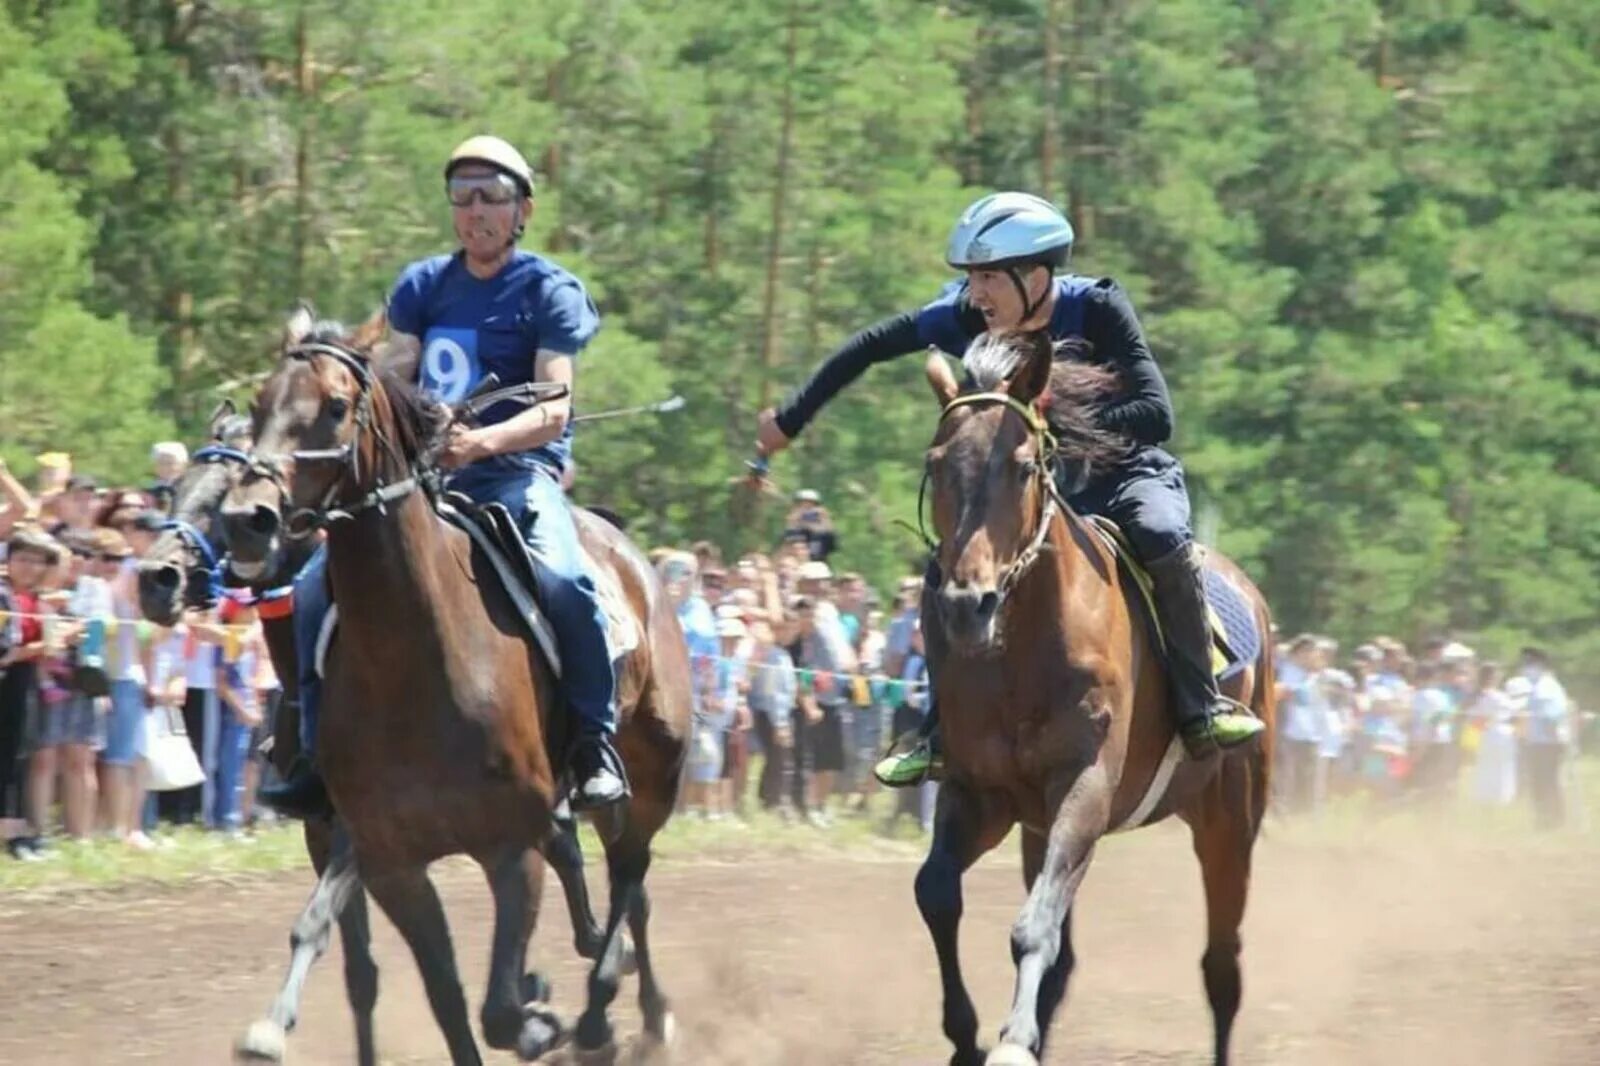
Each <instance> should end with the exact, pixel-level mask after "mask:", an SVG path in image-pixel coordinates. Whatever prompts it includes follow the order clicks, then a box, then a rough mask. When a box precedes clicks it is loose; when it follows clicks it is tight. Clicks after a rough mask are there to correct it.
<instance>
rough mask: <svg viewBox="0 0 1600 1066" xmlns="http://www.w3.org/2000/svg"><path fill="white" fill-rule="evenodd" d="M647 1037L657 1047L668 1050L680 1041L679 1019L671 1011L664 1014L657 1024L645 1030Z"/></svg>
mask: <svg viewBox="0 0 1600 1066" xmlns="http://www.w3.org/2000/svg"><path fill="white" fill-rule="evenodd" d="M644 1035H645V1037H646V1038H647V1039H648V1040H649V1041H650V1042H651V1043H652V1044H655V1045H656V1046H657V1047H663V1048H668V1047H671V1046H672V1045H673V1044H675V1043H677V1040H678V1017H677V1015H675V1014H673V1013H672V1012H671V1011H670V1010H669V1011H664V1012H662V1015H661V1017H660V1018H659V1019H657V1021H656V1023H655V1024H654V1025H651V1026H647V1027H646V1028H645V1034H644Z"/></svg>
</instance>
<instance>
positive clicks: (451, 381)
mask: <svg viewBox="0 0 1600 1066" xmlns="http://www.w3.org/2000/svg"><path fill="white" fill-rule="evenodd" d="M481 376H482V372H481V370H480V369H479V363H478V331H477V330H475V329H456V328H453V327H449V326H437V327H435V328H433V329H430V330H428V334H427V337H426V338H425V339H424V341H423V346H422V374H421V384H422V388H423V390H424V391H425V392H429V393H432V394H433V395H434V396H435V397H437V398H438V399H439V400H440V401H441V402H443V403H450V404H454V403H460V402H461V401H462V400H463V399H464V398H465V397H466V395H467V394H468V393H469V392H471V391H472V389H473V387H474V386H475V385H477V384H478V379H479V378H480V377H481Z"/></svg>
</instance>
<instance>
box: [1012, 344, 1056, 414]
mask: <svg viewBox="0 0 1600 1066" xmlns="http://www.w3.org/2000/svg"><path fill="white" fill-rule="evenodd" d="M1020 347H1021V348H1022V349H1023V355H1022V362H1021V365H1020V366H1018V367H1017V369H1016V371H1015V372H1014V373H1013V374H1012V375H1011V380H1010V381H1009V382H1008V383H1007V385H1006V391H1007V392H1009V393H1011V395H1012V396H1013V397H1015V398H1016V399H1019V400H1021V401H1022V402H1023V403H1028V404H1031V403H1036V402H1038V401H1040V400H1044V399H1046V398H1047V397H1046V393H1048V392H1049V390H1050V369H1051V367H1052V366H1054V364H1055V354H1056V353H1055V345H1053V344H1052V343H1051V342H1050V335H1049V334H1047V333H1046V332H1045V331H1044V330H1036V331H1034V332H1032V333H1027V334H1024V335H1023V337H1022V343H1021V345H1020Z"/></svg>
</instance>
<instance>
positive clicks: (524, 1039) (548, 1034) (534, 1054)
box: [517, 1007, 567, 1062]
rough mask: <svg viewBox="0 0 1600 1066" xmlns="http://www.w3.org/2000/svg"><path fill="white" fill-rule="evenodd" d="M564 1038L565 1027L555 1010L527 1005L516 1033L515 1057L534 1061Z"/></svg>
mask: <svg viewBox="0 0 1600 1066" xmlns="http://www.w3.org/2000/svg"><path fill="white" fill-rule="evenodd" d="M566 1039H567V1031H566V1028H565V1027H564V1026H563V1025H562V1024H561V1019H560V1018H559V1017H557V1016H556V1013H555V1011H551V1010H545V1009H543V1008H539V1007H529V1008H527V1010H526V1011H525V1012H524V1017H523V1019H522V1032H521V1033H519V1034H518V1035H517V1057H518V1058H520V1059H521V1060H522V1061H523V1062H536V1061H538V1060H539V1059H541V1058H543V1057H544V1056H546V1055H548V1054H549V1053H550V1052H552V1051H554V1050H555V1049H556V1048H558V1047H560V1046H561V1044H562V1043H563V1042H564V1041H565V1040H566Z"/></svg>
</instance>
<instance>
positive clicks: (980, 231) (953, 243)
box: [944, 192, 1073, 270]
mask: <svg viewBox="0 0 1600 1066" xmlns="http://www.w3.org/2000/svg"><path fill="white" fill-rule="evenodd" d="M1072 240H1073V233H1072V223H1070V222H1068V221H1067V218H1066V216H1065V215H1063V214H1062V213H1061V211H1060V209H1059V208H1057V207H1056V205H1055V204H1052V203H1051V202H1050V201H1048V200H1043V199H1040V198H1039V197H1037V196H1033V195H1031V194H1029V193H1025V192H999V193H993V194H991V195H989V196H985V197H984V198H983V199H981V200H979V201H978V202H977V203H975V204H973V205H972V206H971V207H969V208H967V209H966V210H965V211H963V212H962V213H961V217H960V218H959V219H957V220H956V226H955V229H953V230H951V231H950V243H949V245H948V246H947V248H946V250H945V253H944V257H945V261H946V262H948V263H949V264H950V265H951V266H953V267H955V268H956V269H957V270H966V269H969V268H974V267H986V268H996V267H1006V266H1013V265H1020V264H1023V263H1044V264H1045V265H1047V266H1049V267H1051V268H1052V269H1056V268H1059V267H1061V266H1063V265H1064V264H1065V263H1066V261H1067V257H1068V255H1069V254H1070V253H1071V251H1072Z"/></svg>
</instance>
